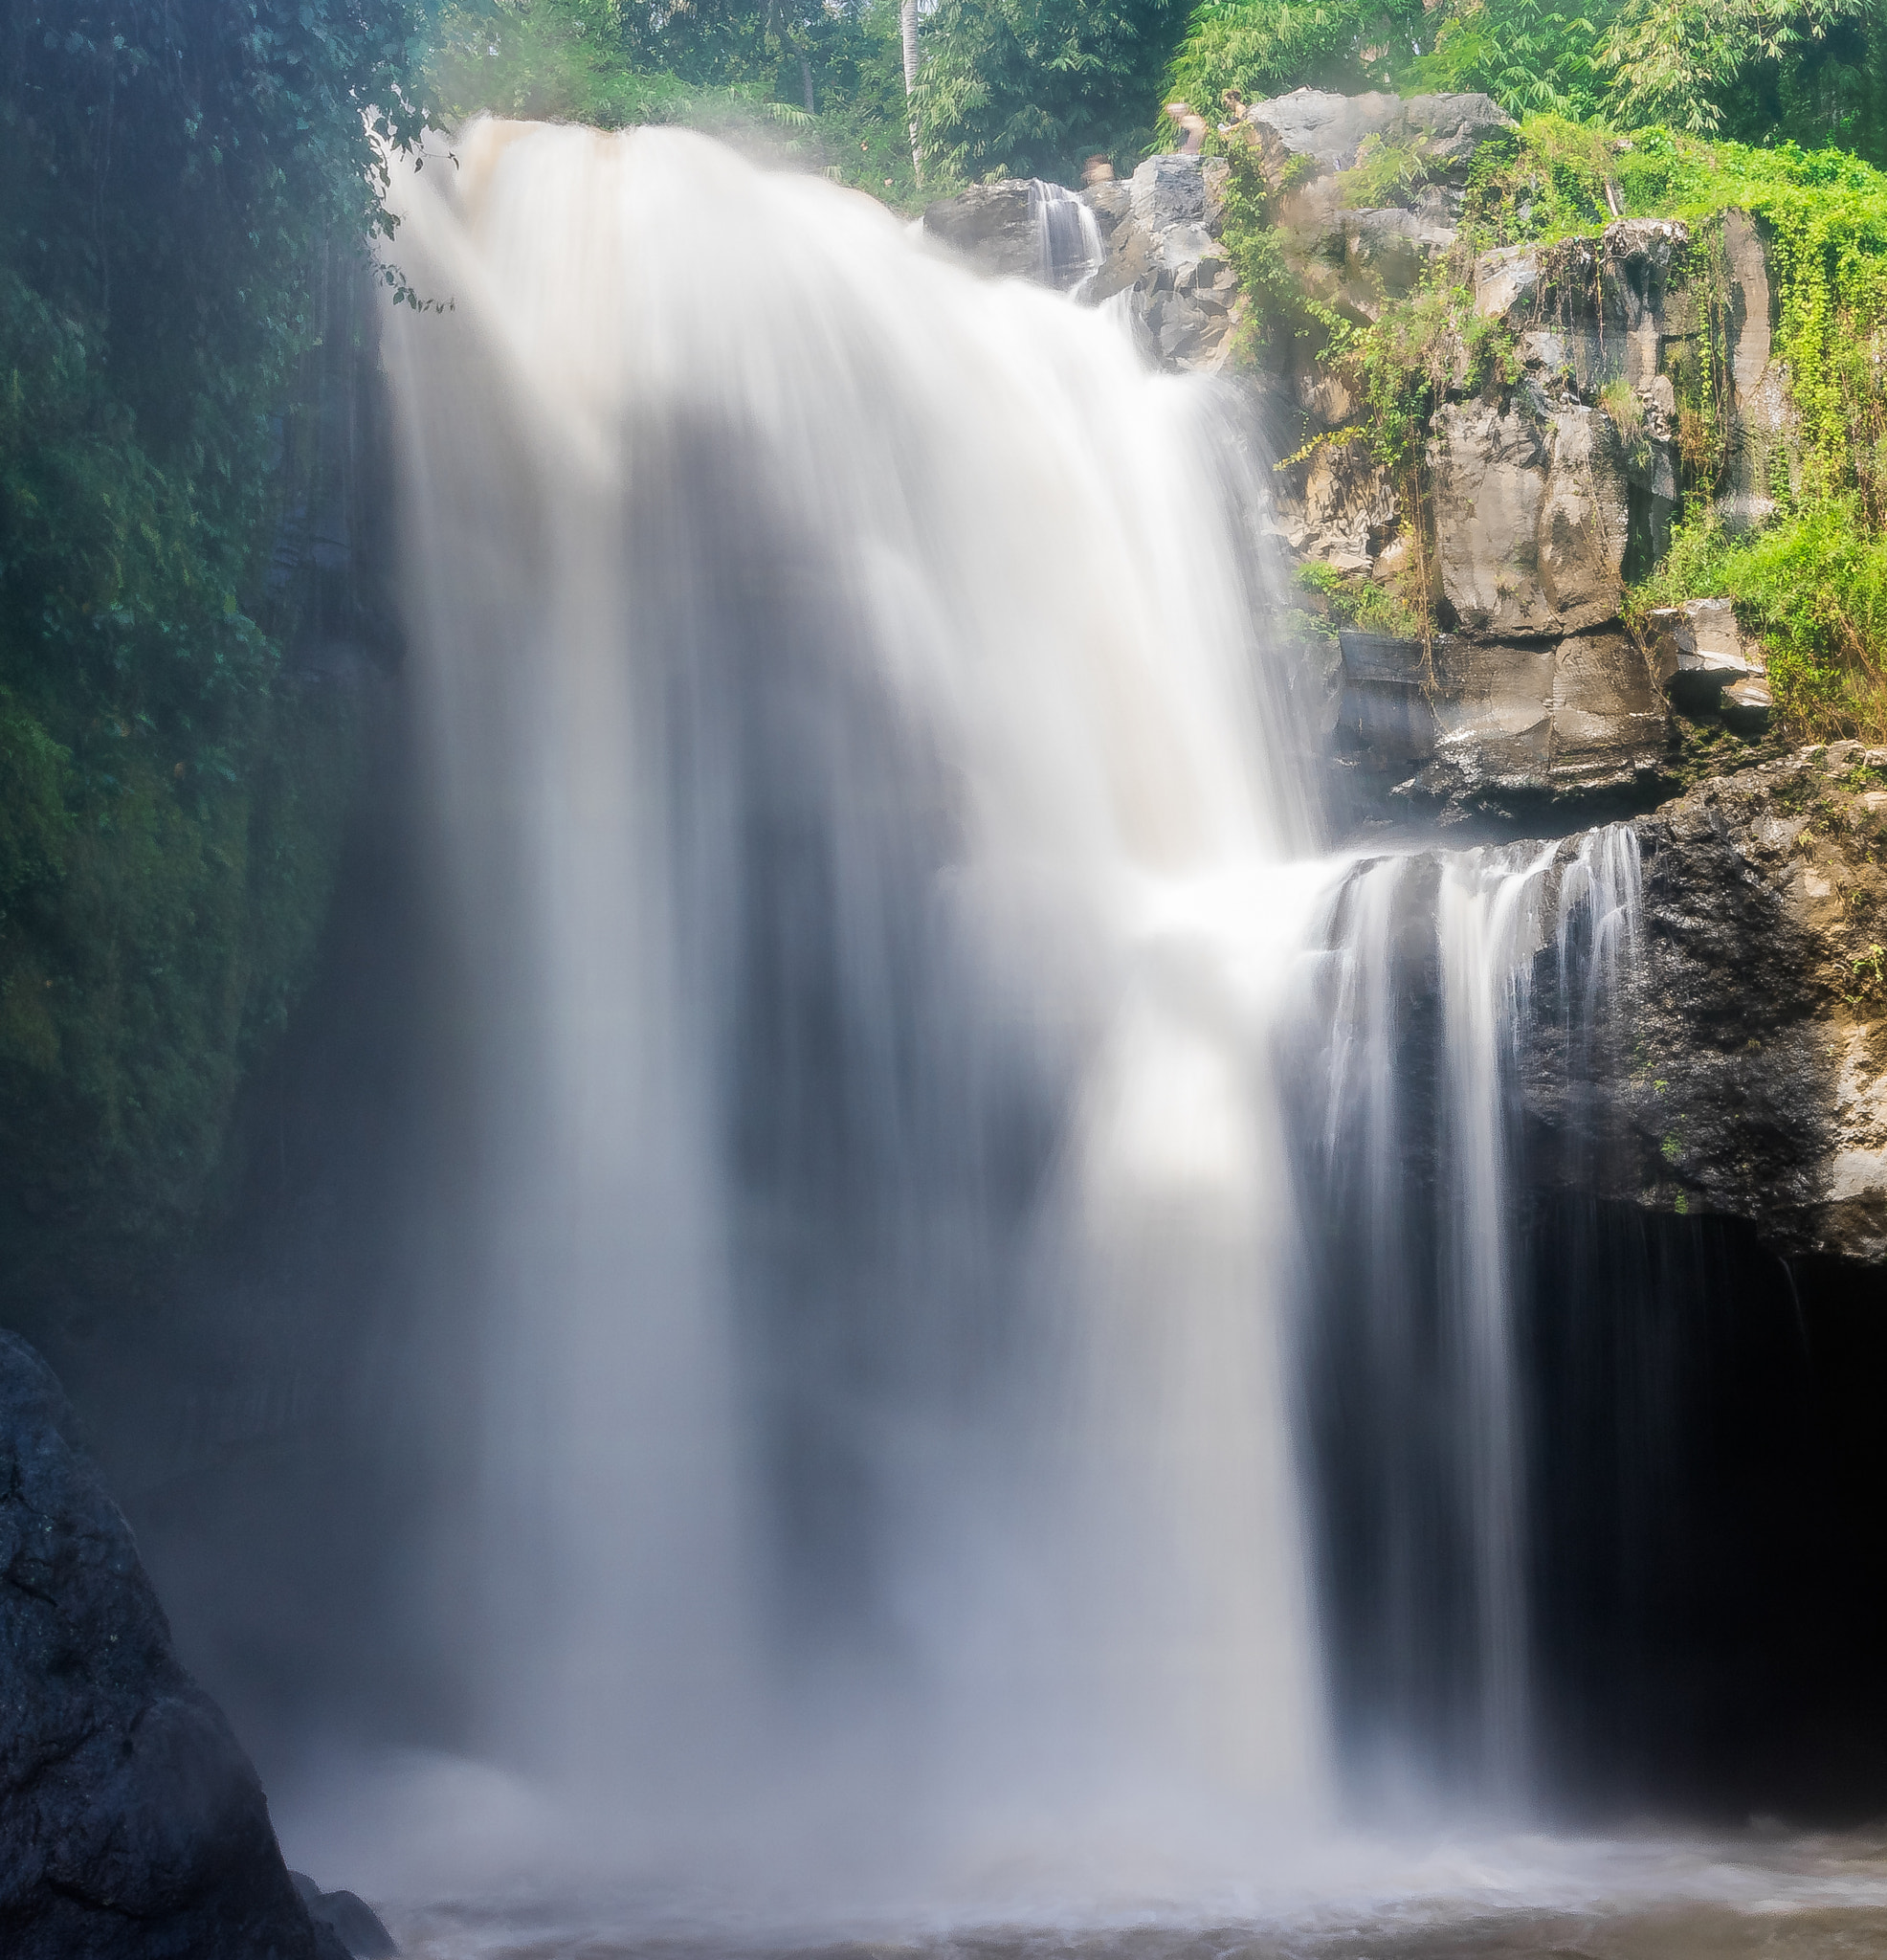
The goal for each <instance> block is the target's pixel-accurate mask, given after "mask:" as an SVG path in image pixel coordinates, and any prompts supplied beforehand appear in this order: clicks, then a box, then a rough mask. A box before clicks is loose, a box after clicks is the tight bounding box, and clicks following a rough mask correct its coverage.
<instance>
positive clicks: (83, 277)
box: [0, 0, 425, 1238]
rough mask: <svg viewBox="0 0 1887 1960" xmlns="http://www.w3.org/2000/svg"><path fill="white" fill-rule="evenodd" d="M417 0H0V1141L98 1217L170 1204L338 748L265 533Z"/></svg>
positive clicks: (191, 1207) (382, 140)
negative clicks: (293, 660) (286, 662)
mask: <svg viewBox="0 0 1887 1960" xmlns="http://www.w3.org/2000/svg"><path fill="white" fill-rule="evenodd" d="M424 27H425V21H424V18H423V17H422V15H421V14H420V13H419V11H417V6H416V4H413V0H0V1109H4V1115H3V1116H0V1174H4V1181H5V1182H6V1184H7V1185H8V1186H9V1187H10V1188H11V1190H13V1191H15V1192H19V1191H21V1190H25V1191H26V1192H29V1193H31V1194H34V1195H33V1204H34V1207H35V1210H36V1214H37V1215H40V1216H50V1217H54V1218H58V1217H62V1216H68V1215H69V1216H71V1217H75V1218H78V1219H81V1220H84V1221H87V1222H88V1224H89V1225H90V1227H91V1228H93V1229H94V1231H95V1232H96V1234H97V1235H98V1236H100V1237H101V1238H102V1237H108V1236H111V1235H113V1234H115V1233H125V1232H129V1233H134V1234H137V1233H143V1234H145V1235H151V1234H155V1235H157V1236H164V1235H165V1234H167V1233H175V1232H178V1231H181V1230H182V1229H184V1227H185V1226H186V1225H187V1224H188V1222H189V1219H190V1217H191V1216H192V1215H193V1214H194V1212H195V1209H196V1208H197V1206H198V1205H199V1204H200V1201H201V1198H202V1195H203V1192H204V1191H205V1189H206V1187H207V1183H208V1180H209V1179H210V1178H211V1175H212V1173H213V1171H214V1169H215V1163H216V1158H217V1153H218V1150H219V1147H220V1143H221V1138H222V1134H223V1128H224V1125H225V1122H226V1119H227V1115H228V1111H229V1107H230V1102H231V1097H232V1095H233V1088H234V1084H235V1081H236V1079H237V1077H238V1074H239V1071H240V1068H241V1065H242V1062H243V1059H244V1058H245V1057H246V1056H247V1055H248V1054H250V1053H251V1052H252V1051H253V1050H254V1048H255V1044H256V1043H257V1042H258V1041H259V1040H260V1039H261V1038H262V1037H263V1036H265V1035H266V1034H267V1033H268V1032H269V1031H270V1030H271V1029H272V1028H273V1027H275V1026H277V1025H278V1024H279V1022H280V1019H281V1016H282V1014H283V1012H284V1010H285V1005H286V1001H287V999H288V998H289V996H290V995H291V994H292V992H293V991H294V988H295V986H296V985H297V984H298V981H299V978H300V975H301V973H302V972H303V971H304V970H305V968H306V963H307V958H308V949H309V947H310V945H311V943H312V939H313V935H314V932H315V930H316V927H317V926H318V924H319V921H320V917H321V911H322V903H323V902H324V897H325V892H326V880H327V877H328V874H329V872H330V871H331V864H332V855H333V851H332V845H333V837H334V833H335V830H336V827H337V825H338V822H339V811H340V809H341V808H342V807H343V806H344V802H345V779H346V775H347V757H348V756H349V755H350V754H351V746H350V744H349V741H348V739H347V731H346V729H345V728H344V727H343V726H342V725H341V724H340V723H339V722H337V720H336V714H337V712H338V710H337V709H336V708H335V706H334V704H332V703H330V702H325V701H321V700H316V699H313V698H310V697H309V696H307V695H306V693H305V691H301V690H298V689H297V688H295V687H294V686H292V685H290V684H289V683H288V681H287V680H286V679H284V677H283V675H282V672H281V667H280V649H281V646H282V643H283V638H284V635H286V634H287V633H288V632H289V631H290V630H291V629H292V627H293V625H294V620H293V618H292V617H291V616H290V612H289V607H290V603H291V595H290V594H289V593H288V592H286V591H285V590H277V589H276V588H274V587H272V584H271V579H270V561H271V551H272V546H274V544H275V542H276V539H277V535H278V530H279V526H280V523H281V522H282V521H283V520H284V519H285V518H287V517H290V516H292V514H293V512H294V510H295V508H296V506H297V504H298V501H300V500H302V499H303V498H304V497H305V492H306V487H307V486H306V479H305V474H304V472H303V470H302V467H301V464H302V461H303V459H304V458H306V457H308V456H309V454H310V445H309V443H308V442H307V441H306V440H304V439H303V438H304V436H305V434H306V431H305V430H303V429H302V428H301V427H300V419H301V410H302V407H303V397H304V395H305V390H304V389H303V388H302V386H301V377H302V373H303V369H304V366H305V364H306V363H308V362H309V360H310V359H311V357H312V356H313V354H314V351H315V348H316V345H317V343H318V342H319V341H320V340H321V338H322V332H323V328H324V326H325V325H327V324H328V323H330V321H331V318H332V314H333V309H332V308H330V307H329V306H327V305H326V304H324V299H325V294H326V289H327V287H328V285H329V283H330V281H331V280H332V279H333V278H336V277H337V276H341V275H342V274H344V271H345V269H346V268H347V267H349V266H358V265H359V264H360V263H361V259H362V256H363V255H364V254H365V253H366V251H367V250H368V249H369V247H368V241H369V240H371V241H375V243H376V244H377V247H378V249H379V251H380V252H381V254H382V255H383V258H384V257H385V255H386V254H388V252H389V251H390V250H391V239H390V235H389V230H388V223H387V221H386V219H385V218H384V216H383V214H382V207H381V201H380V195H379V192H380V188H381V184H382V181H383V172H384V169H385V167H386V166H385V160H384V149H383V145H399V144H402V143H405V142H408V141H410V140H411V137H412V136H413V135H414V134H415V133H416V131H417V130H418V129H419V128H420V127H421V125H422V124H423V123H424V121H425V111H424V108H423V105H422V104H421V102H420V101H419V100H418V99H417V98H416V96H415V94H414V92H413V90H412V88H411V83H410V81H409V79H408V78H409V76H410V75H411V72H412V70H413V67H414V64H415V62H416V59H417V56H418V54H419V49H420V35H421V32H422V30H423V28H424ZM377 276H378V277H381V278H391V279H395V280H396V279H397V273H396V271H395V270H394V266H393V263H392V261H391V260H390V259H386V260H385V262H384V263H382V264H381V266H380V268H379V271H378V274H377ZM342 720H343V721H344V716H343V717H342ZM318 756H319V757H321V758H322V759H323V760H322V762H321V763H320V765H319V766H317V763H316V760H315V759H316V758H317V757H318ZM10 1216H11V1214H9V1215H8V1216H0V1236H11V1232H12V1230H13V1228H12V1226H11V1224H10V1222H9V1217H10Z"/></svg>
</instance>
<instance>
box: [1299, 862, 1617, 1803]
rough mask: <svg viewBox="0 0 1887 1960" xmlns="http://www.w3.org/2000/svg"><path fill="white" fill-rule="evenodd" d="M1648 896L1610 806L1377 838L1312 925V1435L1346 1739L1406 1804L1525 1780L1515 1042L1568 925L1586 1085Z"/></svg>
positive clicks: (1520, 1798) (1308, 1119) (1559, 958)
mask: <svg viewBox="0 0 1887 1960" xmlns="http://www.w3.org/2000/svg"><path fill="white" fill-rule="evenodd" d="M1637 906H1638V881H1637V840H1636V836H1635V834H1634V833H1633V832H1632V830H1631V828H1630V827H1629V826H1627V825H1609V826H1607V827H1606V828H1604V829H1601V830H1596V831H1590V832H1587V833H1586V834H1584V835H1581V836H1579V837H1577V838H1576V839H1572V840H1568V841H1565V842H1560V843H1546V844H1537V843H1534V844H1519V845H1506V846H1498V847H1487V848H1482V849H1477V850H1471V851H1465V852H1452V853H1444V852H1432V853H1420V854H1415V855H1410V856H1407V857H1382V858H1376V859H1373V860H1368V859H1365V860H1363V861H1361V862H1360V863H1359V864H1357V865H1356V866H1355V868H1354V869H1352V870H1349V871H1347V872H1346V873H1345V874H1344V875H1343V876H1342V877H1340V878H1339V879H1338V880H1337V881H1336V882H1335V883H1334V884H1333V886H1332V888H1331V893H1330V900H1329V907H1328V913H1327V917H1326V919H1325V921H1324V923H1323V924H1322V925H1321V928H1320V937H1321V940H1322V942H1323V943H1324V944H1325V945H1326V946H1327V947H1329V949H1330V960H1331V969H1332V970H1331V971H1330V973H1329V974H1328V975H1327V976H1326V977H1327V984H1326V985H1325V986H1324V987H1323V989H1322V991H1321V996H1320V997H1319V999H1318V1000H1317V1001H1316V1002H1315V1003H1313V1006H1312V1009H1311V1012H1310V1024H1309V1027H1308V1028H1307V1030H1306V1032H1305V1034H1304V1036H1302V1046H1303V1048H1304V1050H1305V1052H1306V1053H1307V1055H1308V1056H1309V1057H1310V1058H1311V1059H1310V1063H1309V1066H1308V1067H1307V1068H1306V1069H1305V1070H1304V1076H1305V1080H1304V1083H1303V1085H1302V1087H1301V1089H1300V1092H1299V1093H1300V1094H1301V1095H1302V1096H1303V1098H1304V1109H1303V1113H1302V1115H1301V1117H1300V1119H1299V1120H1300V1121H1301V1122H1302V1123H1303V1125H1305V1127H1310V1126H1311V1125H1315V1130H1316V1134H1317V1136H1318V1140H1319V1148H1318V1151H1317V1153H1316V1158H1315V1160H1314V1167H1315V1168H1314V1170H1313V1172H1312V1174H1311V1175H1310V1177H1309V1178H1308V1180H1307V1182H1306V1185H1305V1190H1304V1204H1305V1209H1306V1211H1307V1213H1308V1214H1311V1215H1312V1216H1313V1217H1315V1218H1318V1219H1321V1221H1322V1226H1321V1236H1322V1238H1323V1241H1324V1249H1323V1251H1322V1254H1321V1258H1320V1260H1319V1265H1320V1268H1321V1273H1320V1277H1319V1278H1318V1280H1317V1281H1314V1283H1313V1286H1312V1307H1311V1321H1312V1325H1310V1326H1309V1328H1308V1329H1307V1331H1306V1337H1305V1339H1306V1350H1307V1362H1306V1366H1307V1368H1308V1370H1309V1371H1310V1373H1311V1375H1312V1377H1313V1380H1314V1382H1316V1383H1317V1384H1318V1385H1319V1386H1317V1387H1316V1388H1315V1389H1314V1390H1313V1399H1314V1401H1321V1403H1324V1404H1326V1405H1328V1406H1330V1407H1333V1408H1335V1409H1337V1410H1339V1411H1340V1412H1341V1413H1342V1416H1343V1431H1342V1434H1340V1435H1336V1436H1332V1437H1324V1438H1323V1440H1322V1443H1321V1457H1322V1459H1323V1464H1322V1481H1323V1482H1324V1483H1325V1484H1326V1485H1327V1486H1328V1489H1327V1492H1326V1500H1325V1504H1326V1516H1325V1519H1324V1529H1323V1536H1324V1539H1325V1545H1326V1565H1327V1566H1328V1567H1329V1570H1328V1572H1327V1573H1326V1590H1327V1591H1328V1592H1329V1593H1331V1594H1332V1597H1333V1614H1334V1617H1335V1619H1336V1621H1337V1625H1336V1627H1335V1628H1334V1629H1333V1633H1334V1636H1335V1637H1336V1640H1337V1642H1338V1645H1339V1648H1340V1654H1339V1658H1338V1661H1337V1667H1338V1672H1339V1673H1340V1674H1341V1675H1342V1676H1343V1678H1344V1679H1345V1680H1346V1682H1348V1683H1349V1690H1350V1692H1349V1700H1350V1701H1351V1703H1352V1704H1354V1705H1352V1706H1351V1707H1349V1708H1348V1710H1347V1711H1346V1717H1347V1719H1346V1721H1345V1723H1344V1727H1345V1731H1346V1739H1347V1741H1348V1742H1349V1744H1350V1746H1351V1753H1352V1756H1353V1759H1354V1761H1355V1764H1356V1766H1357V1769H1358V1771H1359V1772H1360V1775H1361V1778H1362V1780H1363V1781H1364V1782H1365V1784H1366V1785H1367V1786H1368V1787H1369V1788H1370V1789H1371V1790H1372V1791H1373V1792H1374V1793H1377V1794H1379V1795H1381V1796H1385V1797H1387V1798H1389V1799H1390V1800H1391V1801H1392V1802H1393V1803H1395V1804H1397V1805H1401V1806H1406V1805H1407V1804H1409V1803H1410V1802H1411V1801H1412V1802H1414V1803H1417V1804H1422V1803H1428V1802H1431V1801H1432V1797H1433V1794H1434V1792H1435V1788H1436V1786H1437V1784H1439V1785H1440V1786H1441V1787H1442V1788H1443V1789H1445V1790H1447V1791H1449V1792H1451V1793H1453V1794H1454V1795H1455V1796H1456V1797H1457V1798H1465V1799H1466V1800H1468V1801H1469V1802H1471V1803H1472V1804H1474V1805H1476V1806H1482V1805H1486V1804H1488V1803H1497V1804H1498V1805H1500V1806H1501V1807H1502V1808H1504V1809H1506V1810H1508V1811H1509V1812H1511V1811H1512V1810H1513V1809H1514V1807H1515V1806H1516V1805H1518V1804H1523V1803H1524V1801H1525V1800H1526V1797H1527V1794H1528V1793H1529V1791H1530V1790H1531V1788H1532V1787H1533V1784H1534V1776H1533V1771H1534V1768H1535V1765H1534V1761H1533V1745H1532V1726H1533V1725H1532V1717H1531V1703H1532V1697H1531V1692H1530V1684H1529V1678H1528V1677H1529V1650H1530V1647H1531V1644H1532V1629H1531V1628H1530V1626H1529V1623H1528V1611H1527V1603H1526V1592H1527V1586H1526V1566H1527V1553H1528V1548H1527V1545H1526V1542H1525V1527H1524V1520H1525V1517H1526V1513H1527V1510H1528V1488H1527V1484H1528V1476H1527V1464H1526V1455H1527V1450H1526V1437H1525V1422H1524V1417H1523V1413H1522V1406H1521V1403H1522V1398H1521V1382H1520V1375H1521V1368H1520V1362H1519V1357H1518V1355H1517V1353H1516V1351H1515V1348H1516V1342H1517V1339H1518V1336H1519V1322H1520V1318H1521V1315H1520V1305H1521V1295H1522V1293H1523V1290H1524V1286H1523V1281H1522V1277H1521V1271H1520V1264H1521V1261H1520V1257H1519V1252H1520V1248H1519V1246H1518V1244H1517V1237H1518V1234H1519V1220H1518V1207H1517V1203H1516V1199H1517V1190H1516V1177H1515V1167H1514V1164H1513V1161H1512V1160H1513V1155H1514V1145H1513V1128H1514V1123H1513V1110H1512V1104H1513V1102H1514V1098H1515V1088H1516V1084H1515V1075H1516V1065H1517V1061H1518V1058H1519V1051H1520V1049H1521V1044H1522V1041H1523V1039H1524V1038H1525V1036H1526V1033H1527V1030H1528V1026H1529V1022H1530V1019H1531V1016H1532V1015H1533V1013H1534V1007H1533V1001H1532V991H1533V976H1534V969H1535V965H1536V962H1537V961H1538V960H1539V959H1540V957H1541V956H1542V955H1543V952H1544V951H1545V949H1546V948H1547V947H1549V946H1550V947H1552V949H1553V956H1554V968H1555V972H1556V976H1557V981H1558V985H1557V989H1556V999H1557V1000H1558V1001H1559V1002H1560V1003H1561V1004H1562V1006H1563V1008H1564V1010H1565V1014H1566V1016H1567V1027H1566V1030H1565V1036H1566V1041H1565V1052H1566V1053H1567V1055H1568V1057H1569V1058H1570V1068H1569V1074H1570V1077H1571V1080H1570V1081H1569V1082H1568V1088H1569V1089H1571V1090H1576V1086H1577V1083H1578V1081H1579V1080H1581V1079H1582V1072H1583V1071H1584V1070H1586V1069H1587V1068H1588V1067H1589V1062H1590V1045H1591V1042H1592V1040H1593V1038H1594V1031H1595V1030H1596V1029H1598V1028H1600V1027H1602V1026H1603V1025H1604V1024H1605V1023H1606V1021H1607V1018H1608V1016H1609V1015H1611V1014H1613V1013H1616V1011H1617V1008H1618V1006H1619V1004H1620V1003H1621V1002H1622V1001H1624V1000H1626V999H1627V998H1629V993H1630V989H1631V987H1632V984H1633V983H1632V970H1631V969H1632V949H1633V948H1634V947H1635V944H1636V936H1637V930H1638V928H1637ZM1430 1166H1432V1167H1433V1174H1432V1179H1431V1178H1430V1177H1429V1176H1428V1175H1427V1168H1428V1167H1430Z"/></svg>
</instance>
